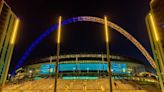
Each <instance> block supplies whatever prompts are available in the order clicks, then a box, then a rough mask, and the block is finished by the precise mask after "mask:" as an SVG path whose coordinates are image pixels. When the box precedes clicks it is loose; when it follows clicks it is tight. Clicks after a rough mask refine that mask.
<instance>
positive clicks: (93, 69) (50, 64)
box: [16, 54, 145, 78]
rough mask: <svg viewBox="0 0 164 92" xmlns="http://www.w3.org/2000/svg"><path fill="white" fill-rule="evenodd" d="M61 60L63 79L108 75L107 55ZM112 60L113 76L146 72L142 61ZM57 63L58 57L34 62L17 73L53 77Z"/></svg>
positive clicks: (84, 55) (77, 55) (86, 55)
mask: <svg viewBox="0 0 164 92" xmlns="http://www.w3.org/2000/svg"><path fill="white" fill-rule="evenodd" d="M59 59H60V62H59V66H58V70H59V76H60V77H62V78H68V77H70V78H71V76H92V77H94V78H96V77H100V76H107V75H108V73H107V71H108V63H107V60H106V55H105V54H69V55H61V56H60V57H59ZM110 60H111V71H112V75H113V76H114V75H124V76H126V75H127V76H132V75H135V74H138V73H140V72H145V66H144V64H143V63H142V61H140V60H137V59H134V58H130V57H125V56H120V55H111V56H110ZM55 61H56V56H50V57H46V58H42V59H38V60H34V61H32V63H30V64H29V65H26V66H24V67H22V68H20V69H18V70H17V71H16V72H17V73H18V72H19V71H20V70H23V71H24V72H25V73H27V74H28V73H29V72H31V73H32V75H33V76H35V77H36V76H37V77H42V76H49V75H51V76H53V75H54V73H55ZM79 78H80V77H79Z"/></svg>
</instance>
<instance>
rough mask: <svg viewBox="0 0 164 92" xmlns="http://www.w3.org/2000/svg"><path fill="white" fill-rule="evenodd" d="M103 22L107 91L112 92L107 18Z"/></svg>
mask: <svg viewBox="0 0 164 92" xmlns="http://www.w3.org/2000/svg"><path fill="white" fill-rule="evenodd" d="M104 22H105V37H106V53H107V56H106V58H107V62H108V76H109V90H110V92H112V91H113V90H112V79H111V78H112V77H111V76H112V75H111V61H110V57H109V56H110V54H109V32H108V20H107V17H106V16H105V17H104Z"/></svg>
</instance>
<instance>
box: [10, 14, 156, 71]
mask: <svg viewBox="0 0 164 92" xmlns="http://www.w3.org/2000/svg"><path fill="white" fill-rule="evenodd" d="M78 21H89V22H95V23H100V24H104V23H105V22H104V19H103V18H99V17H93V16H78V17H73V18H69V19H66V20H63V21H62V26H63V25H66V24H70V23H75V22H78ZM107 24H108V27H111V28H113V29H115V30H116V31H118V32H119V33H121V34H122V35H123V36H125V37H126V38H127V39H128V40H130V41H131V42H132V43H133V44H134V45H135V46H136V47H137V48H138V49H139V51H140V52H141V53H142V54H143V55H144V56H145V58H146V59H147V61H148V62H149V63H150V65H151V66H152V67H153V68H156V64H155V62H154V60H153V58H152V57H151V56H150V54H149V53H148V52H147V50H146V49H145V48H144V47H143V46H142V45H141V43H140V42H139V41H137V40H136V39H135V38H134V37H133V36H132V35H131V34H129V33H128V32H127V31H126V30H124V29H123V28H121V27H120V26H118V25H117V24H115V23H113V22H111V21H108V23H107ZM57 27H58V24H55V25H53V26H52V27H50V28H49V29H47V30H46V31H45V32H44V33H42V34H41V35H40V36H39V37H38V38H37V39H36V40H35V41H34V42H33V43H32V44H31V45H30V46H29V48H28V49H27V50H26V51H25V53H24V54H23V56H22V57H21V58H20V60H19V61H18V64H17V65H16V68H15V70H17V69H18V68H20V67H21V66H22V65H23V62H24V61H25V60H26V58H27V57H28V55H29V54H30V53H31V52H32V50H33V49H34V48H35V47H36V45H37V44H39V42H40V41H41V40H43V39H44V38H45V37H46V36H48V35H49V34H50V33H51V32H53V31H55V29H57ZM15 70H14V71H15ZM14 71H13V73H12V74H14Z"/></svg>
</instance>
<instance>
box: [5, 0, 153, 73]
mask: <svg viewBox="0 0 164 92" xmlns="http://www.w3.org/2000/svg"><path fill="white" fill-rule="evenodd" d="M6 2H7V3H8V4H9V5H10V6H11V8H12V10H13V11H14V12H15V13H16V15H17V16H18V17H19V18H20V20H21V25H20V29H19V33H18V37H17V40H16V45H15V49H14V53H13V58H12V61H11V65H10V66H11V67H10V71H11V70H12V69H13V68H14V67H15V65H16V64H17V62H18V60H19V59H20V58H21V56H22V54H23V53H24V52H25V50H26V49H27V48H28V47H29V45H30V44H32V42H33V41H34V40H35V39H36V38H37V37H38V36H39V35H40V34H42V33H43V32H44V31H46V29H48V28H50V27H51V26H52V25H54V24H56V23H57V22H58V16H60V15H61V16H62V17H63V19H68V18H71V17H76V16H82V15H85V16H95V17H101V18H103V17H104V15H106V16H108V18H109V20H110V21H112V22H114V23H116V24H118V25H119V26H121V27H122V28H124V29H125V30H127V31H128V32H129V33H130V34H132V35H133V36H134V37H135V38H136V39H137V40H138V41H139V42H141V44H142V45H143V46H144V47H145V48H146V49H147V50H148V52H150V53H151V48H150V43H149V40H148V34H147V30H146V24H145V16H146V14H147V13H148V11H149V0H65V1H64V0H6ZM103 27H104V25H101V24H98V23H91V22H77V23H74V24H68V25H65V26H63V27H62V38H61V54H72V53H105V37H104V30H103V29H104V28H103ZM56 33H57V31H54V32H53V33H51V34H50V35H49V36H48V37H46V38H45V39H44V40H43V41H42V42H40V43H39V45H38V46H36V48H35V49H34V50H33V51H32V53H31V54H30V55H29V57H28V58H27V59H26V61H25V63H24V65H26V64H29V62H30V61H31V60H34V59H36V58H41V57H46V56H50V55H56V38H57V36H56ZM110 51H111V52H110V53H111V54H120V55H124V56H130V57H134V58H137V59H139V60H142V61H143V63H145V64H147V65H148V66H149V64H148V63H147V61H146V59H145V58H144V56H143V55H142V54H141V53H140V52H139V50H138V49H137V48H136V47H135V46H134V45H133V44H132V43H131V42H130V41H129V40H127V39H126V38H125V37H123V36H122V35H120V33H118V32H117V31H115V30H112V31H110ZM151 55H152V53H151Z"/></svg>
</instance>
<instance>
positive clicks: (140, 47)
mask: <svg viewBox="0 0 164 92" xmlns="http://www.w3.org/2000/svg"><path fill="white" fill-rule="evenodd" d="M77 21H91V22H96V23H100V24H104V19H102V18H98V17H92V16H81V17H78V18H77ZM108 26H109V27H111V28H113V29H115V30H116V31H118V32H119V33H121V34H122V35H124V36H125V37H126V38H127V39H128V40H130V41H131V42H132V43H133V44H134V45H135V46H136V47H137V48H138V49H139V50H140V52H141V53H142V54H143V55H144V56H145V58H146V59H147V60H148V62H149V63H150V64H151V66H152V67H153V68H156V64H155V62H154V60H153V59H152V57H151V56H150V54H149V53H148V52H147V51H146V49H145V48H144V47H143V46H142V45H141V44H140V42H138V41H137V40H136V39H135V38H134V37H133V36H132V35H131V34H129V33H128V32H127V31H126V30H124V29H123V28H121V27H120V26H118V25H116V24H114V23H112V22H111V21H108Z"/></svg>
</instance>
